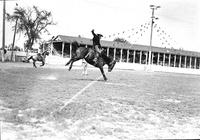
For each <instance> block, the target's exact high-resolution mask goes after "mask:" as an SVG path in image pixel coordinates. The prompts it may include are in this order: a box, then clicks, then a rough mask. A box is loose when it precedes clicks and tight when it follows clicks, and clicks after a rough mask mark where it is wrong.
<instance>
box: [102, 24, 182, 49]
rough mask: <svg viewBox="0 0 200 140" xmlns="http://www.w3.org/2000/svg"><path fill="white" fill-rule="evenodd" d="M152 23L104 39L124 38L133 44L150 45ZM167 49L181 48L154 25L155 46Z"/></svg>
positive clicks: (159, 27) (160, 28)
mask: <svg viewBox="0 0 200 140" xmlns="http://www.w3.org/2000/svg"><path fill="white" fill-rule="evenodd" d="M150 28H151V22H146V23H144V24H141V25H139V26H137V27H135V28H131V29H128V30H124V31H122V32H117V33H113V34H109V35H107V36H104V39H107V40H114V39H115V38H123V39H126V40H127V41H128V42H130V43H133V44H145V42H144V40H145V39H146V45H148V44H149V36H150ZM154 43H155V44H156V46H157V45H158V46H160V47H166V48H180V47H179V45H178V43H177V42H176V41H175V40H174V39H173V38H172V36H171V35H169V34H168V33H167V32H166V31H165V30H164V29H163V28H162V27H161V26H158V24H154V26H153V45H154Z"/></svg>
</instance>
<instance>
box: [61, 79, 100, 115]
mask: <svg viewBox="0 0 200 140" xmlns="http://www.w3.org/2000/svg"><path fill="white" fill-rule="evenodd" d="M100 78H102V76H99V77H98V78H97V79H96V80H95V81H92V82H90V83H89V84H88V85H86V86H85V87H84V88H82V89H81V90H80V91H79V92H77V93H76V94H75V95H74V96H73V97H72V98H71V99H69V100H68V101H67V102H65V104H64V105H63V106H62V107H60V109H59V111H62V110H63V109H64V108H65V107H66V106H67V105H68V104H70V103H72V102H73V101H74V100H75V99H76V98H77V97H78V96H79V95H81V94H82V93H83V92H84V91H85V90H86V89H88V88H89V87H90V86H92V85H93V84H94V83H96V82H98V80H99V79H100Z"/></svg>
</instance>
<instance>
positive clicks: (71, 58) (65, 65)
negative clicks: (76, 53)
mask: <svg viewBox="0 0 200 140" xmlns="http://www.w3.org/2000/svg"><path fill="white" fill-rule="evenodd" d="M71 62H72V58H71V59H70V60H69V61H68V62H67V63H66V64H65V66H67V65H69V64H70V63H71Z"/></svg>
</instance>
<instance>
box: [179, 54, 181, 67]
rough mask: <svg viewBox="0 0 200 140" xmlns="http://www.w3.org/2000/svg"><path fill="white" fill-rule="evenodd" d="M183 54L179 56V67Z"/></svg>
mask: <svg viewBox="0 0 200 140" xmlns="http://www.w3.org/2000/svg"><path fill="white" fill-rule="evenodd" d="M181 58H182V57H181V55H180V57H179V68H180V67H181Z"/></svg>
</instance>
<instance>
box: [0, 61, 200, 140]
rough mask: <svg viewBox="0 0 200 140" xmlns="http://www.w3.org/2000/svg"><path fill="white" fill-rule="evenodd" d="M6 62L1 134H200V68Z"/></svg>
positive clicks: (78, 137) (124, 138) (18, 138)
mask: <svg viewBox="0 0 200 140" xmlns="http://www.w3.org/2000/svg"><path fill="white" fill-rule="evenodd" d="M81 72H82V70H81V69H77V68H76V69H75V68H74V69H73V68H72V71H70V72H69V71H68V70H67V67H55V66H48V65H46V66H44V67H42V68H37V69H35V68H32V64H31V63H0V119H1V138H2V140H47V139H48V140H100V139H102V140H130V139H162V138H165V139H169V138H172V139H175V138H179V139H182V138H200V113H199V112H200V76H198V75H184V74H175V73H159V72H138V71H120V70H115V69H114V70H113V71H112V72H111V73H106V75H107V77H108V81H107V82H104V81H103V78H102V77H101V73H100V71H99V70H98V69H89V70H88V73H89V74H88V75H87V76H82V75H81Z"/></svg>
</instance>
